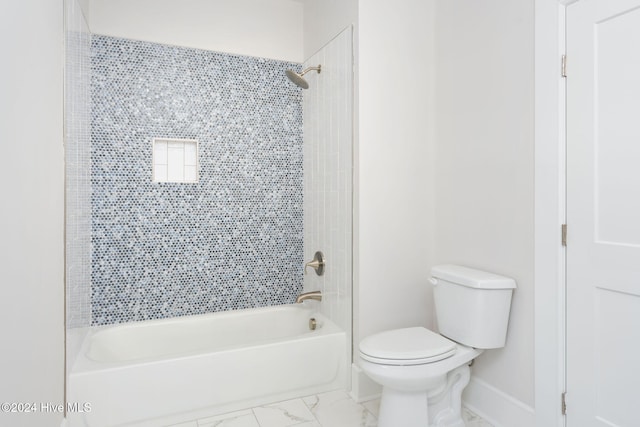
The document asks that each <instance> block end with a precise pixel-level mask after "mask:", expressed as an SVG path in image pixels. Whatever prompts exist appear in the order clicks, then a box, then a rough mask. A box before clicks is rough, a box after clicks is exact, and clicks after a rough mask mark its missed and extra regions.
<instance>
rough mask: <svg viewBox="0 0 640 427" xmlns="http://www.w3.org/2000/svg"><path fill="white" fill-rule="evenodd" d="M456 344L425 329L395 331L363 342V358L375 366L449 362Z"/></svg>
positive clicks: (361, 346)
mask: <svg viewBox="0 0 640 427" xmlns="http://www.w3.org/2000/svg"><path fill="white" fill-rule="evenodd" d="M455 352H456V343H454V342H453V341H451V340H449V339H447V338H445V337H443V336H442V335H438V334H436V333H435V332H432V331H430V330H428V329H426V328H423V327H413V328H403V329H394V330H391V331H385V332H380V333H378V334H374V335H371V336H369V337H367V338H365V339H363V340H362V341H361V342H360V356H362V358H363V359H365V360H369V361H370V362H374V363H382V364H389V365H417V364H424V363H432V362H437V361H438V360H442V359H446V358H447V357H449V356H452V355H453V354H454V353H455Z"/></svg>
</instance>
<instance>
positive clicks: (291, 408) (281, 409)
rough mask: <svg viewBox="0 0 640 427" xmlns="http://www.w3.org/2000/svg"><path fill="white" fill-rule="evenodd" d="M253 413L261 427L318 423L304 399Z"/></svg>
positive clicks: (255, 409) (282, 403)
mask: <svg viewBox="0 0 640 427" xmlns="http://www.w3.org/2000/svg"><path fill="white" fill-rule="evenodd" d="M253 413H254V414H255V416H256V418H257V419H258V423H260V427H288V426H297V425H299V424H303V423H311V422H313V421H316V419H315V418H314V416H313V414H312V413H311V411H310V410H309V408H308V407H307V405H305V403H304V402H303V401H302V399H294V400H288V401H286V402H280V403H275V404H273V405H267V406H261V407H258V408H253ZM311 425H312V424H311Z"/></svg>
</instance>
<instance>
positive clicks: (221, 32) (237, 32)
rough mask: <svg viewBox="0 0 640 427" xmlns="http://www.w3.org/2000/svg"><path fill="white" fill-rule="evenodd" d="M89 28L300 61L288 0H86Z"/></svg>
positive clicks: (298, 33)
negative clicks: (89, 4) (88, 4)
mask: <svg viewBox="0 0 640 427" xmlns="http://www.w3.org/2000/svg"><path fill="white" fill-rule="evenodd" d="M89 27H90V29H91V32H92V33H95V34H102V35H107V36H113V37H122V38H129V39H135V40H144V41H149V42H155V43H164V44H170V45H177V46H185V47H192V48H198V49H206V50H212V51H217V52H226V53H233V54H239V55H248V56H257V57H263V58H271V59H279V60H285V61H293V62H302V60H303V48H302V4H301V3H299V2H296V1H292V0H260V1H256V0H216V1H211V0H91V14H90V19H89Z"/></svg>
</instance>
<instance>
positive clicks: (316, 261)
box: [304, 251, 325, 276]
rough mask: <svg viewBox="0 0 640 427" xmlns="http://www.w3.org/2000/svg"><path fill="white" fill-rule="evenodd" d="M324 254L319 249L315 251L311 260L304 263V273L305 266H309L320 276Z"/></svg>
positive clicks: (305, 271)
mask: <svg viewBox="0 0 640 427" xmlns="http://www.w3.org/2000/svg"><path fill="white" fill-rule="evenodd" d="M324 266H325V261H324V255H323V254H322V252H321V251H317V252H316V253H315V255H314V256H313V260H311V261H309V262H308V263H306V264H305V265H304V274H307V267H311V268H313V269H314V270H316V274H317V275H318V276H322V275H323V274H324Z"/></svg>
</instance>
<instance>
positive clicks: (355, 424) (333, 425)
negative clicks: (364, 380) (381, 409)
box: [303, 391, 377, 427]
mask: <svg viewBox="0 0 640 427" xmlns="http://www.w3.org/2000/svg"><path fill="white" fill-rule="evenodd" d="M303 401H304V403H305V404H306V405H307V406H308V407H309V409H310V410H311V413H312V414H313V415H314V416H315V417H316V419H317V420H318V422H319V423H320V424H321V425H322V426H326V427H329V426H330V427H375V426H377V419H376V417H374V416H373V414H371V412H369V411H368V410H366V409H365V407H364V406H362V405H359V404H357V403H356V402H354V401H353V400H352V399H351V398H350V397H349V395H348V394H347V393H345V392H344V391H331V392H328V393H322V394H319V395H317V396H309V397H305V398H303Z"/></svg>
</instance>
